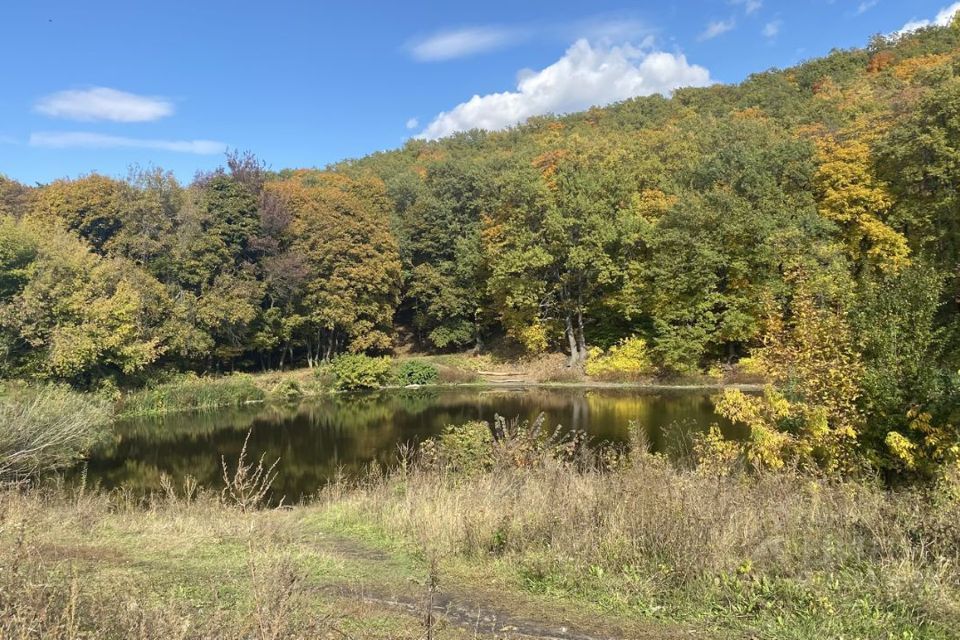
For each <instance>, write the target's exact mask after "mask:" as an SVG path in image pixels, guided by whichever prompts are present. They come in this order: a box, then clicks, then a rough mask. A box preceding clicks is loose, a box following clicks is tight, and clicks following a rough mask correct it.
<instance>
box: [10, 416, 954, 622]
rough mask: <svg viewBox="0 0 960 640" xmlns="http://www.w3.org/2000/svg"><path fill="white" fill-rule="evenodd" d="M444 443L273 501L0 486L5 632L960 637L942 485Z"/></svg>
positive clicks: (191, 490)
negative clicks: (891, 486) (292, 500)
mask: <svg viewBox="0 0 960 640" xmlns="http://www.w3.org/2000/svg"><path fill="white" fill-rule="evenodd" d="M473 429H474V430H473V431H472V432H471V431H470V429H469V428H468V429H467V431H466V432H465V433H467V434H470V433H473V434H474V435H476V434H477V431H476V429H477V427H474V428H473ZM450 443H454V445H455V446H456V447H460V448H461V453H462V451H473V452H474V454H475V453H476V449H475V447H474V446H473V445H469V443H468V445H469V446H467V447H466V449H463V445H464V442H463V441H462V439H461V438H459V437H455V438H453V439H452V440H449V442H448V444H450ZM457 443H459V444H457ZM475 444H476V442H474V445H475ZM444 446H446V445H444V444H443V443H442V442H441V444H440V445H439V447H440V448H439V451H440V452H441V454H442V452H443V450H444V449H443V447H444ZM487 451H489V450H487ZM434 454H435V455H433V457H432V458H429V459H426V458H424V459H420V460H418V461H416V462H410V463H409V464H406V465H401V466H400V467H399V468H398V469H397V470H396V471H394V472H391V473H372V474H371V475H369V476H367V477H366V478H364V479H363V480H362V481H361V482H358V483H355V484H345V483H333V484H331V485H330V486H328V487H327V488H325V489H324V490H323V491H322V492H321V493H320V494H318V495H317V496H316V498H315V499H314V500H312V501H310V502H309V503H307V504H303V505H298V506H295V507H293V508H283V509H272V510H268V509H261V508H253V505H251V504H250V503H249V502H245V503H243V506H242V507H241V506H238V504H239V503H240V502H242V501H237V500H235V499H233V498H231V497H230V496H226V495H218V494H212V493H209V492H205V491H203V490H198V489H197V488H196V487H195V486H193V485H192V484H191V483H190V482H189V480H187V481H185V482H184V481H170V482H169V483H167V488H166V490H165V492H163V493H162V494H161V495H154V496H152V497H151V498H150V499H147V500H134V499H133V498H131V497H130V496H129V495H125V494H123V493H113V494H99V493H97V494H90V493H86V492H84V491H83V490H82V489H71V490H66V489H63V488H58V487H47V488H36V489H32V490H28V491H22V490H7V491H3V492H2V493H0V549H2V552H0V581H2V582H0V636H2V637H14V638H15V637H43V638H73V637H87V636H89V637H124V638H126V637H143V638H148V637H149V638H159V637H163V638H178V637H184V638H186V637H209V638H246V637H257V638H286V637H330V638H333V637H338V638H344V637H348V638H411V639H412V638H424V637H432V638H475V637H536V638H580V639H583V638H610V637H614V638H727V637H731V638H778V639H779V638H784V639H797V640H800V639H808V638H816V639H818V640H823V639H825V638H871V639H873V638H890V639H893V638H898V639H902V638H917V639H919V638H955V637H957V633H956V630H957V629H960V524H958V523H960V501H958V499H957V492H956V488H957V485H956V484H949V485H942V486H940V487H938V488H931V489H923V490H921V489H913V490H903V491H891V490H887V489H883V488H881V487H879V486H877V485H875V484H873V483H871V482H867V481H862V480H861V481H837V480H827V479H823V478H817V477H813V476H808V475H803V474H799V473H789V472H783V473H776V474H768V475H767V474H765V475H748V474H744V473H737V472H734V473H731V474H729V475H716V474H711V473H707V472H706V471H703V470H696V469H693V468H681V467H677V466H674V465H671V464H668V463H667V462H666V461H664V460H662V459H660V458H658V457H654V456H649V455H643V454H634V455H632V456H630V457H629V458H626V457H622V456H621V457H617V456H613V457H609V456H608V458H607V460H606V464H605V470H600V469H598V468H595V467H592V466H584V464H583V462H582V460H581V461H580V462H579V463H575V462H559V461H557V459H556V457H555V456H554V455H553V454H552V453H550V452H548V451H546V450H540V449H537V448H536V447H535V446H534V447H526V446H524V445H523V444H522V443H521V445H519V446H513V447H510V448H507V449H501V450H498V451H497V452H496V455H494V456H492V457H491V456H488V455H486V454H482V453H481V454H479V455H480V457H479V458H478V460H480V461H481V464H464V463H463V461H464V458H463V457H462V456H461V457H459V458H458V457H457V456H452V457H451V456H449V455H447V456H445V455H439V456H438V455H436V450H434ZM611 455H612V454H611ZM458 460H459V461H458ZM249 471H250V473H249V474H248V475H247V476H246V477H247V480H245V481H244V482H247V483H248V484H249V483H251V481H250V480H249V478H251V477H253V476H254V475H255V467H253V466H251V467H250V468H249ZM241 493H242V492H241ZM85 634H86V635H85Z"/></svg>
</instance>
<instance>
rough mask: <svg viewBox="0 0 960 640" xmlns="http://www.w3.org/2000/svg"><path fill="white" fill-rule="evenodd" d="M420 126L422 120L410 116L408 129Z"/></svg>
mask: <svg viewBox="0 0 960 640" xmlns="http://www.w3.org/2000/svg"><path fill="white" fill-rule="evenodd" d="M419 126H420V121H419V120H418V119H416V118H410V119H409V120H407V129H416V128H417V127H419Z"/></svg>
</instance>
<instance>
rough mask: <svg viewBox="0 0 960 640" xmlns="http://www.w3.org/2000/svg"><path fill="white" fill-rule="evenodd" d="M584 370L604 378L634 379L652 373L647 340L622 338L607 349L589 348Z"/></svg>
mask: <svg viewBox="0 0 960 640" xmlns="http://www.w3.org/2000/svg"><path fill="white" fill-rule="evenodd" d="M585 370H586V373H587V375H588V376H591V377H594V378H601V379H605V380H636V379H638V378H642V377H644V376H648V375H650V374H651V373H653V370H654V368H653V363H652V362H651V360H650V352H649V351H648V349H647V342H646V340H644V339H643V338H640V337H638V336H631V337H629V338H624V339H623V340H621V341H620V342H618V343H617V344H615V345H613V346H612V347H610V348H609V349H607V351H603V350H602V349H599V348H597V347H594V348H592V349H590V351H589V355H588V358H587V363H586V366H585Z"/></svg>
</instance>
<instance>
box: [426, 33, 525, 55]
mask: <svg viewBox="0 0 960 640" xmlns="http://www.w3.org/2000/svg"><path fill="white" fill-rule="evenodd" d="M521 35H522V34H521V33H520V32H518V31H516V30H514V29H504V28H500V27H473V28H468V29H457V30H454V31H442V32H440V33H436V34H434V35H432V36H430V37H428V38H424V39H422V40H418V41H416V42H414V43H412V44H411V45H409V48H410V53H411V54H412V55H413V57H414V58H416V59H417V60H420V61H422V62H435V61H438V60H451V59H453V58H461V57H463V56H469V55H472V54H475V53H481V52H484V51H492V50H494V49H499V48H501V47H504V46H506V45H508V44H510V43H512V42H514V41H515V40H517V39H518V38H519V37H521Z"/></svg>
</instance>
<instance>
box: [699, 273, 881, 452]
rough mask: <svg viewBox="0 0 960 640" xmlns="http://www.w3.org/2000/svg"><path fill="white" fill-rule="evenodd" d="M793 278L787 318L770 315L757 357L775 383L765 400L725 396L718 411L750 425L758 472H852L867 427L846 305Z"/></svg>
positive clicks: (747, 447)
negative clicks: (795, 467)
mask: <svg viewBox="0 0 960 640" xmlns="http://www.w3.org/2000/svg"><path fill="white" fill-rule="evenodd" d="M793 279H794V281H795V286H796V290H795V294H794V296H793V299H792V301H791V304H790V308H789V314H783V315H780V314H777V315H775V316H774V317H773V318H771V320H770V330H769V332H768V335H767V338H766V341H765V344H764V346H763V347H762V348H760V349H758V350H757V352H756V353H755V355H754V357H755V359H756V360H757V361H758V362H759V363H760V366H761V367H762V368H763V370H764V371H765V372H766V373H767V375H768V376H769V377H770V380H771V384H770V385H768V386H767V388H766V389H765V391H764V394H763V395H762V396H751V395H746V394H744V393H742V392H740V391H737V390H731V391H726V392H725V393H724V394H723V395H722V396H721V397H720V398H719V400H718V402H717V412H718V413H719V414H720V415H723V416H725V417H726V418H727V419H729V420H731V421H732V422H734V423H738V424H743V425H745V426H747V427H749V429H750V438H749V439H748V441H747V443H746V444H745V454H746V457H747V459H748V460H749V461H750V462H751V463H752V464H753V465H754V466H755V467H757V468H772V469H777V468H780V467H782V466H784V465H785V464H786V463H787V462H793V463H797V464H800V465H806V466H817V467H819V468H821V469H825V470H827V471H839V470H849V469H850V468H852V467H854V466H855V465H856V463H857V460H856V448H857V439H858V436H859V434H860V433H861V431H862V429H863V425H864V418H863V415H862V413H861V411H860V409H859V408H858V405H857V400H858V398H859V397H860V395H861V391H860V380H861V379H862V376H863V364H862V362H861V361H860V358H859V356H858V354H857V351H856V349H855V347H854V343H853V336H852V335H851V331H850V328H849V325H848V322H847V319H846V315H845V313H844V311H843V309H842V306H841V305H836V304H834V305H830V304H824V303H823V302H822V298H823V297H824V296H820V295H818V293H817V292H816V291H815V290H814V288H813V287H812V286H811V285H810V284H809V283H808V282H807V281H806V279H805V278H804V277H803V275H802V274H796V275H795V276H794V278H793ZM786 315H788V316H789V320H786V321H784V320H783V319H782V318H783V317H784V316H786Z"/></svg>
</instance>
